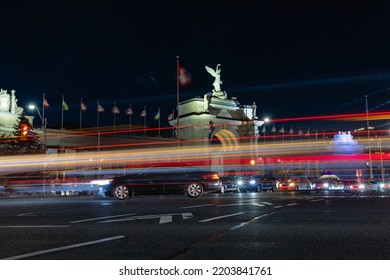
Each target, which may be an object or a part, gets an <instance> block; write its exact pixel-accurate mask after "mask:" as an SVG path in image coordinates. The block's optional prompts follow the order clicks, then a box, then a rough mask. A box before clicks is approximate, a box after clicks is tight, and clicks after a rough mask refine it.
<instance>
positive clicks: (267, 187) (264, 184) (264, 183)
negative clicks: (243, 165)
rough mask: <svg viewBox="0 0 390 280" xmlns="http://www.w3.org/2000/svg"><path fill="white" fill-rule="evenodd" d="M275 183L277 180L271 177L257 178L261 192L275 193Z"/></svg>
mask: <svg viewBox="0 0 390 280" xmlns="http://www.w3.org/2000/svg"><path fill="white" fill-rule="evenodd" d="M276 182H277V179H276V178H275V177H273V176H272V175H263V176H262V177H260V178H259V187H260V189H261V191H272V192H274V191H276V190H277V187H276Z"/></svg>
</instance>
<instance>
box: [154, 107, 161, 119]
mask: <svg viewBox="0 0 390 280" xmlns="http://www.w3.org/2000/svg"><path fill="white" fill-rule="evenodd" d="M154 119H155V120H159V119H160V108H158V111H157V113H156V114H155V115H154Z"/></svg>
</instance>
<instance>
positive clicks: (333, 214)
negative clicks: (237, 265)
mask: <svg viewBox="0 0 390 280" xmlns="http://www.w3.org/2000/svg"><path fill="white" fill-rule="evenodd" d="M0 210H1V211H0V213H1V214H0V228H1V230H0V240H1V241H0V244H1V248H2V250H1V251H0V258H1V259H35V260H57V259H58V260H75V259H90V260H100V259H101V260H104V259H111V260H116V259H145V260H148V259H167V260H175V259H184V260H190V259H242V260H245V259H248V260H249V259H260V260H261V259H268V260H305V259H311V260H316V259H318V260H319V259H323V260H325V259H331V260H334V259H354V260H356V259H362V260H363V259H383V258H387V256H388V255H389V254H390V249H389V247H388V246H387V244H388V243H389V242H390V236H389V235H388V230H389V224H390V218H389V217H390V215H389V214H390V197H388V196H385V195H380V194H370V195H364V194H362V193H360V194H354V193H344V192H315V191H279V192H278V191H277V192H247V193H239V192H229V193H209V194H205V195H203V196H202V197H200V198H197V199H188V197H187V196H185V195H183V194H173V195H165V196H164V195H163V196H162V195H142V196H136V197H133V198H131V199H129V200H116V199H114V198H102V197H101V196H97V195H89V196H62V197H61V196H60V197H46V196H45V197H44V196H42V197H27V196H25V197H23V196H20V197H6V198H3V199H2V201H1V204H0Z"/></svg>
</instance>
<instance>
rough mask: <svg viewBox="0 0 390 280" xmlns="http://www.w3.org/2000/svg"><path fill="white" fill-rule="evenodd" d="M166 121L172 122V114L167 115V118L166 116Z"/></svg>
mask: <svg viewBox="0 0 390 280" xmlns="http://www.w3.org/2000/svg"><path fill="white" fill-rule="evenodd" d="M167 119H168V121H171V120H173V112H172V113H170V114H169V116H168V118H167Z"/></svg>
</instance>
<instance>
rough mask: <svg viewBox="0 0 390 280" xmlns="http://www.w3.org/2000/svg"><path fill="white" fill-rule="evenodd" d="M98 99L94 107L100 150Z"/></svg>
mask: <svg viewBox="0 0 390 280" xmlns="http://www.w3.org/2000/svg"><path fill="white" fill-rule="evenodd" d="M99 105H100V104H99V100H98V101H97V107H96V129H97V136H98V152H100V130H99Z"/></svg>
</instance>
